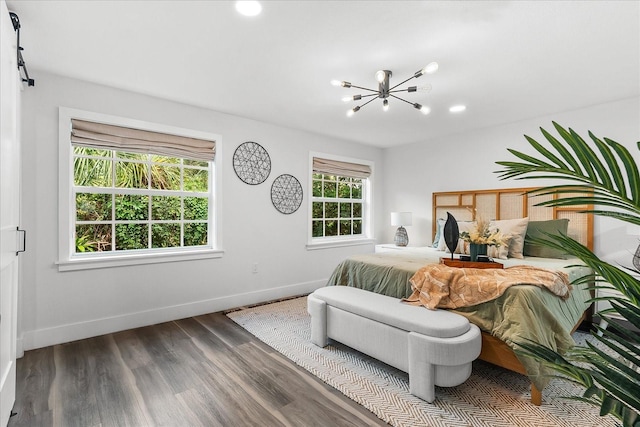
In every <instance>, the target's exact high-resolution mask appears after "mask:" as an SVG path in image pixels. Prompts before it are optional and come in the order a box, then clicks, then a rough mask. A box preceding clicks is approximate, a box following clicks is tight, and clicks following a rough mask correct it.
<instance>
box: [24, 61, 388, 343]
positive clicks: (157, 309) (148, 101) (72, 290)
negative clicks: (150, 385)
mask: <svg viewBox="0 0 640 427" xmlns="http://www.w3.org/2000/svg"><path fill="white" fill-rule="evenodd" d="M37 75H38V78H37V85H36V87H35V88H31V89H29V90H27V91H25V93H24V101H23V140H24V155H23V158H24V159H25V160H24V168H23V183H24V196H23V226H24V228H26V229H27V230H28V251H27V253H26V254H25V256H24V259H23V262H24V270H23V283H22V289H21V292H22V307H21V328H20V329H21V332H22V334H23V347H24V349H32V348H38V347H42V346H46V345H51V344H54V343H60V342H66V341H70V340H75V339H80V338H84V337H89V336H94V335H99V334H102V333H107V332H111V331H115V330H122V329H127V328H132V327H136V326H140V325H146V324H152V323H157V322H161V321H166V320H170V319H177V318H182V317H188V316H192V315H196V314H201V313H209V312H215V311H219V310H223V309H227V308H232V307H236V306H239V305H243V304H250V303H256V302H261V301H266V300H269V299H273V298H279V297H285V296H290V295H297V294H301V293H305V292H310V291H312V290H313V289H315V288H317V287H319V286H323V285H324V283H325V282H326V279H327V278H328V277H329V275H330V274H331V271H332V269H333V268H334V267H335V265H336V264H337V263H338V262H339V261H340V260H342V259H343V258H345V257H346V256H348V255H350V254H353V253H360V252H371V251H372V250H373V246H372V245H365V246H350V247H344V248H334V249H322V250H312V251H308V250H307V249H306V247H305V244H306V242H307V217H308V215H307V210H308V208H307V202H306V201H307V197H309V195H308V194H307V188H308V179H309V170H308V167H309V161H308V158H309V152H310V151H316V152H322V153H329V154H336V155H342V156H347V157H353V158H360V159H365V160H370V161H373V162H375V176H374V178H373V179H374V195H373V196H374V203H375V206H374V211H376V210H381V207H382V190H381V186H375V183H376V180H377V181H378V182H381V181H382V179H381V177H382V172H383V170H382V161H381V155H382V150H380V149H378V148H372V147H367V146H363V145H360V144H354V143H350V142H347V141H341V140H335V139H331V138H326V137H322V136H318V135H314V134H309V133H304V132H300V131H295V130H291V129H286V128H282V127H277V126H272V125H268V124H265V123H261V122H257V121H253V120H248V119H244V118H240V117H236V116H231V115H226V114H222V113H218V112H214V111H210V110H206V109H202V108H197V107H193V106H188V105H184V104H179V103H174V102H170V101H166V100H160V99H157V98H152V97H148V96H144V95H140V94H134V93H130V92H125V91H120V90H115V89H112V88H108V87H104V86H99V85H95V84H91V83H87V82H82V81H77V80H73V79H69V78H63V77H59V76H55V75H51V74H47V73H44V72H38V73H37ZM211 96H215V93H212V94H211ZM59 106H64V107H69V108H76V109H81V110H88V111H93V112H98V113H103V114H109V115H114V116H122V117H128V118H133V119H138V120H144V121H148V122H154V123H163V124H167V125H171V126H177V127H182V128H188V129H194V130H200V131H206V132H211V133H216V134H219V135H221V136H222V144H223V150H222V153H223V154H222V158H217V159H216V163H217V164H218V165H221V167H222V168H223V182H222V196H223V218H222V221H223V222H222V227H221V229H222V233H223V249H224V251H225V254H224V256H223V257H222V258H221V259H210V260H199V261H185V262H173V263H166V264H151V265H143V266H134V267H120V268H108V269H96V270H84V271H70V272H58V269H57V266H56V265H55V262H56V260H57V259H58V254H57V241H58V214H57V212H58V207H57V206H58V184H57V183H58V163H57V159H58V148H57V147H58V107H59ZM245 141H256V142H258V143H260V144H261V145H262V146H263V147H265V148H266V149H267V151H268V152H269V155H270V157H271V161H272V170H271V175H270V176H269V178H268V179H267V181H265V183H263V184H261V185H257V186H250V185H247V184H244V183H243V182H241V181H240V180H239V179H238V178H237V176H236V175H235V173H234V171H233V167H232V156H233V152H234V150H235V148H236V147H237V146H238V145H239V144H241V143H242V142H245ZM282 173H288V174H292V175H294V176H295V177H297V178H298V180H299V181H300V182H301V184H302V187H303V189H304V192H305V193H304V200H303V203H302V206H301V207H300V209H299V210H298V211H297V212H295V213H293V214H291V215H283V214H281V213H279V212H278V211H276V209H275V208H274V207H273V206H272V204H271V199H270V185H271V183H272V182H273V179H274V178H275V177H277V176H278V175H280V174H282ZM381 226H382V223H380V226H374V230H376V231H378V233H377V234H379V232H380V231H381V230H382V228H381ZM254 263H257V264H258V273H257V274H252V272H251V268H252V265H253V264H254Z"/></svg>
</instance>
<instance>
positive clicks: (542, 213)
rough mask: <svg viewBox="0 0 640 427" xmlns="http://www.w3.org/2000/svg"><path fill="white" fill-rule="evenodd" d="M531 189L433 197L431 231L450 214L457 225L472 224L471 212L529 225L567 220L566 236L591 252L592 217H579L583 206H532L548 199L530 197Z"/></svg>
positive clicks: (442, 194)
mask: <svg viewBox="0 0 640 427" xmlns="http://www.w3.org/2000/svg"><path fill="white" fill-rule="evenodd" d="M534 189H535V188H533V187H529V188H505V189H497V190H464V191H445V192H438V193H433V205H432V206H433V216H432V218H433V230H432V235H435V232H436V226H437V221H436V219H437V218H446V217H447V212H451V215H453V216H454V217H455V218H456V219H457V220H459V221H473V220H474V219H475V217H474V216H475V212H477V213H478V214H480V215H482V217H483V218H486V219H514V218H524V217H527V216H528V217H529V220H531V221H544V220H548V219H562V218H567V219H569V230H568V234H569V236H570V237H572V238H573V239H575V240H577V241H578V242H580V243H582V244H583V245H585V246H587V247H588V248H589V249H591V250H593V215H590V214H581V213H579V211H581V210H584V209H585V208H586V207H587V206H586V205H585V206H571V207H543V206H535V205H536V204H538V203H540V202H542V201H545V200H550V199H551V198H552V197H554V196H552V195H547V196H530V195H528V194H527V192H528V191H530V190H534Z"/></svg>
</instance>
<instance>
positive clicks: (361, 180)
mask: <svg viewBox="0 0 640 427" xmlns="http://www.w3.org/2000/svg"><path fill="white" fill-rule="evenodd" d="M370 175H371V165H369V164H360V163H352V162H345V161H342V160H337V159H333V158H326V157H319V156H314V157H312V176H311V227H310V230H311V242H312V244H313V243H316V244H317V243H321V242H325V243H330V242H338V241H349V240H351V241H355V240H363V239H369V237H370V232H369V216H370V215H369V211H370V209H369V204H370V184H371V180H370Z"/></svg>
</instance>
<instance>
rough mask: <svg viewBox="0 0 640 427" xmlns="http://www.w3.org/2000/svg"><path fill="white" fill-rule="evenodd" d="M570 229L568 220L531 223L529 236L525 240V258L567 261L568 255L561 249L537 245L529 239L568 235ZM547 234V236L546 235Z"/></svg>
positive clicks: (528, 230) (528, 229) (528, 228)
mask: <svg viewBox="0 0 640 427" xmlns="http://www.w3.org/2000/svg"><path fill="white" fill-rule="evenodd" d="M568 228H569V220H568V219H550V220H548V221H529V225H528V226H527V234H526V236H525V238H524V251H523V253H524V256H535V257H541V258H558V259H566V258H567V256H568V254H567V253H566V252H564V251H561V250H559V249H554V248H550V247H548V246H542V245H537V244H535V243H531V241H530V240H529V239H532V238H538V239H544V238H547V237H548V236H547V234H553V235H559V234H565V235H566V234H567V229H568ZM545 233H546V234H545Z"/></svg>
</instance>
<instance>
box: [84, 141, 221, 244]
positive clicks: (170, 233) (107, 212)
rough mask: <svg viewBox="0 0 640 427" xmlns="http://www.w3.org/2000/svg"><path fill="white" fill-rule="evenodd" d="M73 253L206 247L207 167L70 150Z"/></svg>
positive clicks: (161, 158) (151, 157) (150, 156)
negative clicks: (72, 198)
mask: <svg viewBox="0 0 640 427" xmlns="http://www.w3.org/2000/svg"><path fill="white" fill-rule="evenodd" d="M73 164H74V171H73V188H72V190H73V194H74V200H75V204H74V206H73V208H74V214H73V216H72V217H73V220H74V225H73V229H74V231H75V253H84V254H87V253H89V252H111V251H119V252H122V251H140V250H149V249H161V248H184V247H194V246H205V245H208V244H209V241H208V239H209V234H208V230H209V223H210V221H211V212H210V209H209V200H210V197H211V195H210V191H209V174H210V172H211V169H210V164H209V162H206V161H194V160H188V159H182V158H179V157H168V156H161V155H155V154H141V153H127V152H121V151H115V150H96V149H92V148H87V147H74V149H73Z"/></svg>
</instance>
